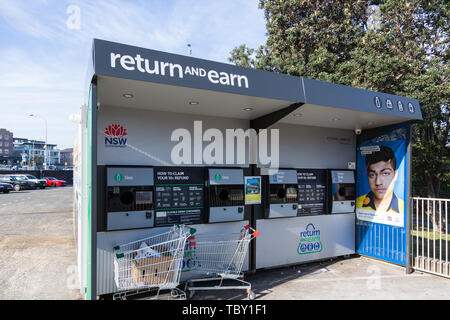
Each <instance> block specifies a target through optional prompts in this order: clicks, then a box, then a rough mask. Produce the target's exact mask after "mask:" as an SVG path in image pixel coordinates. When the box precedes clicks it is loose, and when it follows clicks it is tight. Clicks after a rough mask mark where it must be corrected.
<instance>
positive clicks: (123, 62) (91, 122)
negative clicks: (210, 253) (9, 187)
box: [75, 39, 422, 299]
mask: <svg viewBox="0 0 450 320" xmlns="http://www.w3.org/2000/svg"><path fill="white" fill-rule="evenodd" d="M87 80H88V88H86V89H87V90H86V105H85V106H84V107H82V109H81V113H82V117H81V119H82V120H81V123H80V125H79V140H80V143H79V146H78V148H79V149H78V160H77V167H76V177H75V187H76V197H77V204H78V208H77V214H78V223H77V226H78V231H77V232H78V265H79V277H80V284H81V292H82V294H85V297H86V299H98V298H101V297H102V296H105V295H110V294H112V293H114V292H115V291H116V290H117V289H116V287H115V283H114V268H113V247H114V246H115V245H116V244H117V243H126V242H131V241H135V240H138V239H141V238H145V237H149V236H152V235H156V234H159V233H162V232H165V231H166V230H168V229H169V228H170V227H171V226H173V225H174V224H187V225H189V226H191V227H192V228H193V229H195V230H196V232H198V233H202V234H209V233H211V234H213V233H229V232H239V230H241V229H242V227H243V226H245V225H248V224H249V225H250V226H252V227H253V228H255V229H257V230H258V231H259V232H260V235H259V236H258V237H257V238H256V239H255V241H252V243H251V245H250V249H249V252H248V254H247V258H246V260H245V263H244V267H243V271H245V272H255V271H256V272H258V270H260V269H264V268H273V267H279V266H286V265H294V264H299V263H304V262H309V261H314V260H321V259H328V258H333V257H339V256H346V255H351V254H354V253H358V254H362V255H366V256H370V257H375V258H378V259H383V260H385V261H388V262H391V263H395V264H399V265H402V266H405V267H406V268H407V269H408V267H409V252H410V250H409V239H408V238H409V237H407V234H408V232H409V218H408V217H409V214H410V210H411V209H410V202H409V198H410V194H411V140H410V138H411V132H410V127H411V124H412V123H413V122H414V121H418V120H421V119H422V115H421V111H420V107H419V103H418V101H417V100H415V99H410V98H405V97H400V96H395V95H391V94H385V93H380V92H373V91H368V90H362V89H357V88H352V87H347V86H342V85H336V84H333V83H327V82H322V81H316V80H311V79H307V78H302V77H295V76H288V75H284V74H278V73H273V72H266V71H261V70H254V69H247V68H242V67H237V66H234V65H230V64H224V63H217V62H213V61H208V60H203V59H198V58H193V57H191V56H183V55H176V54H170V53H166V52H160V51H154V50H149V49H145V48H139V47H134V46H129V45H124V44H119V43H113V42H108V41H103V40H97V39H95V40H94V41H93V48H92V57H91V60H90V63H89V70H88V79H87ZM386 150H388V151H386ZM389 150H390V151H389ZM393 158H395V159H394V160H393ZM379 164H388V166H387V167H388V170H387V169H386V168H379V167H377V165H379ZM383 170H384V171H383ZM382 178H383V179H384V178H391V180H390V183H389V185H383V183H384V182H383V181H382ZM380 194H381V195H385V197H388V198H389V199H388V200H389V201H388V203H387V202H386V201H384V202H383V201H381V204H380V202H379V201H378V200H379V198H380ZM194 263H195V261H194V259H192V257H189V256H187V257H185V259H184V261H183V269H182V273H181V280H182V281H184V280H188V279H190V278H192V277H194V275H193V274H192V273H191V272H190V268H191V267H192V264H194Z"/></svg>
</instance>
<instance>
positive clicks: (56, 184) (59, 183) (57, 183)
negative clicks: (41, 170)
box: [45, 177, 67, 187]
mask: <svg viewBox="0 0 450 320" xmlns="http://www.w3.org/2000/svg"><path fill="white" fill-rule="evenodd" d="M45 179H46V180H47V185H49V186H50V187H61V186H66V185H67V182H66V181H65V180H58V179H56V178H54V177H46V178H45Z"/></svg>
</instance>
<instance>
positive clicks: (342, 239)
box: [256, 213, 355, 269]
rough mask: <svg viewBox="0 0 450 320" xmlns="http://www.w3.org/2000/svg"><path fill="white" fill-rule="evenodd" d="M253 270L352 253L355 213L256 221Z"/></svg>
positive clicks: (353, 249)
mask: <svg viewBox="0 0 450 320" xmlns="http://www.w3.org/2000/svg"><path fill="white" fill-rule="evenodd" d="M256 229H257V230H258V231H259V232H260V235H259V236H258V237H257V238H256V268H257V269H261V268H270V267H276V266H283V265H289V264H295V263H301V262H307V261H313V260H319V259H325V258H331V257H338V256H342V255H347V254H353V253H355V214H353V213H350V214H339V215H320V216H307V217H294V218H286V219H275V220H257V221H256Z"/></svg>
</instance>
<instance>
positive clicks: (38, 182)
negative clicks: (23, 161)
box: [15, 174, 48, 189]
mask: <svg viewBox="0 0 450 320" xmlns="http://www.w3.org/2000/svg"><path fill="white" fill-rule="evenodd" d="M15 176H20V177H24V178H25V179H26V180H28V181H32V182H34V183H35V184H36V185H37V187H38V188H40V189H44V188H46V187H47V186H48V185H47V180H46V179H38V178H36V177H35V176H33V175H31V174H17V175H15Z"/></svg>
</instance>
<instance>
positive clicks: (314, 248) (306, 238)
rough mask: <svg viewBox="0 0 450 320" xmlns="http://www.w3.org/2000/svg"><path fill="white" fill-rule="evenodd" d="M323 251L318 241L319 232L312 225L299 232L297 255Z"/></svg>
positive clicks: (320, 242)
mask: <svg viewBox="0 0 450 320" xmlns="http://www.w3.org/2000/svg"><path fill="white" fill-rule="evenodd" d="M322 250H323V244H322V241H320V230H319V229H316V228H315V227H314V225H313V224H312V223H310V224H308V225H307V226H306V229H305V231H303V232H300V242H299V244H298V247H297V253H298V254H310V253H318V252H321V251H322Z"/></svg>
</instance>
